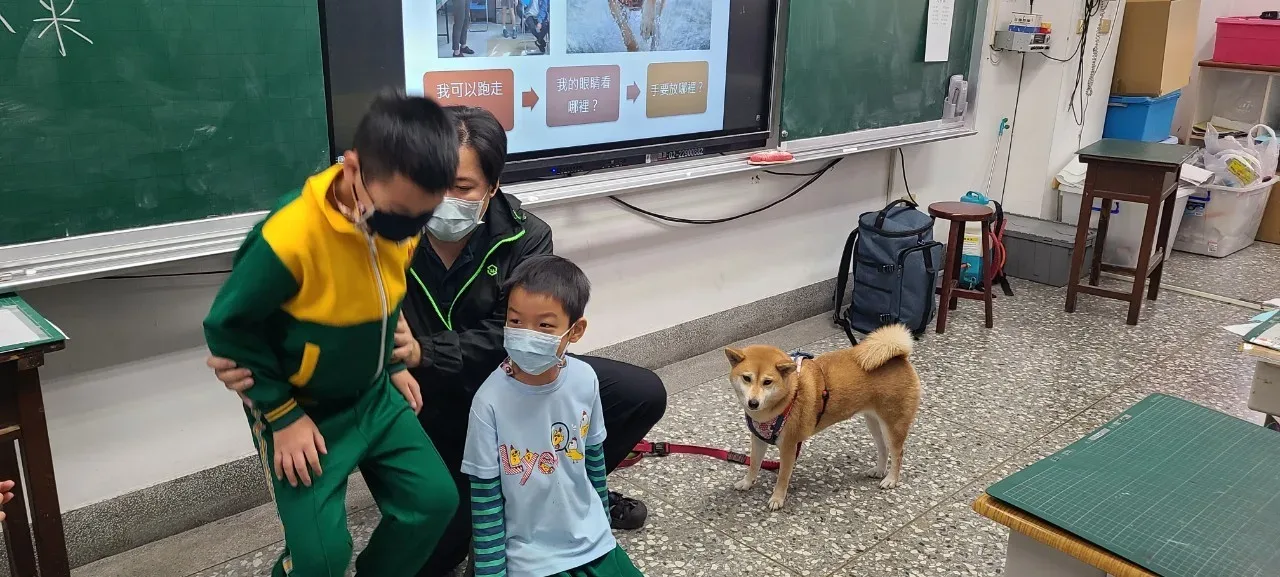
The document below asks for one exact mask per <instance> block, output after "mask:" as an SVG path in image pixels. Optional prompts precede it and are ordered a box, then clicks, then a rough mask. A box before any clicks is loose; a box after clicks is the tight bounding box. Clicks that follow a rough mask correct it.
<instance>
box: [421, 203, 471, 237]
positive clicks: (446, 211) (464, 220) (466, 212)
mask: <svg viewBox="0 0 1280 577" xmlns="http://www.w3.org/2000/svg"><path fill="white" fill-rule="evenodd" d="M483 210H484V201H481V200H463V199H461V198H453V197H452V196H446V197H444V202H441V203H440V206H437V207H436V210H435V212H434V213H432V215H431V220H429V221H427V231H428V232H430V233H431V236H434V237H436V238H437V239H438V240H442V241H444V242H456V241H459V240H462V237H464V236H467V235H468V234H470V233H471V231H473V230H475V229H476V227H477V226H480V217H481V216H482V214H483V212H482V211H483Z"/></svg>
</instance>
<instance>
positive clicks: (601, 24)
mask: <svg viewBox="0 0 1280 577" xmlns="http://www.w3.org/2000/svg"><path fill="white" fill-rule="evenodd" d="M712 2H713V0H567V5H568V13H569V14H568V16H569V17H568V18H567V21H568V23H567V24H566V28H567V29H568V30H567V31H566V34H565V43H566V45H567V46H568V52H570V53H579V54H580V53H601V52H671V51H680V50H710V49H711V3H712Z"/></svg>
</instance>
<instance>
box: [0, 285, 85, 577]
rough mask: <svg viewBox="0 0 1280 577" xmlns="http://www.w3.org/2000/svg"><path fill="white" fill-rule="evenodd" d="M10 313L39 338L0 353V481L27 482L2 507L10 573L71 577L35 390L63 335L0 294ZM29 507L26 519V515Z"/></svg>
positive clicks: (1, 307)
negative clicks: (42, 371) (49, 358)
mask: <svg viewBox="0 0 1280 577" xmlns="http://www.w3.org/2000/svg"><path fill="white" fill-rule="evenodd" d="M11 312H17V313H19V315H20V316H21V318H22V320H23V321H24V322H26V323H28V324H29V325H30V326H31V327H32V328H33V330H34V331H35V332H36V333H37V334H39V335H40V338H39V339H37V340H35V341H33V342H31V343H27V344H19V345H15V346H13V347H7V348H6V350H5V351H4V352H0V479H12V480H14V481H20V480H21V479H23V478H25V480H26V483H25V486H23V485H19V486H17V487H14V491H13V495H14V497H13V501H10V502H9V504H8V505H6V506H5V514H6V516H7V517H6V519H5V521H4V524H3V526H4V541H5V550H6V553H7V554H8V556H9V569H10V574H11V575H12V576H13V577H36V575H39V576H40V577H70V575H71V567H70V564H69V563H68V561H67V542H66V537H65V536H64V535H63V531H62V508H61V506H59V504H58V485H57V482H56V481H55V480H54V475H53V454H52V452H51V451H50V448H49V429H48V426H47V424H46V422H45V417H44V397H43V395H42V394H41V392H40V367H41V366H43V365H44V356H45V355H46V354H48V353H51V352H54V351H60V350H62V349H63V348H65V346H66V336H65V335H63V334H62V331H60V330H58V329H57V327H54V326H53V325H52V324H50V323H49V322H48V321H47V320H45V319H44V318H43V317H40V316H39V315H38V314H37V313H35V311H34V310H32V309H31V308H30V307H29V306H27V305H26V303H25V302H23V301H22V300H21V299H19V298H18V297H15V296H12V295H0V314H6V320H10V321H11V320H12V317H8V315H9V314H10V313H11ZM22 313H25V315H23V314H22ZM14 441H17V450H15V448H14V447H15V445H14ZM20 471H21V472H22V473H23V474H22V475H19V472H20ZM28 508H30V510H31V519H28V517H27V509H28ZM33 545H34V546H33ZM37 559H39V561H37Z"/></svg>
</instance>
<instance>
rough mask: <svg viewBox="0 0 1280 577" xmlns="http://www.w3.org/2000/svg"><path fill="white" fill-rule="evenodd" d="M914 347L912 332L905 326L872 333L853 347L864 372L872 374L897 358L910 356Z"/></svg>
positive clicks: (890, 326)
mask: <svg viewBox="0 0 1280 577" xmlns="http://www.w3.org/2000/svg"><path fill="white" fill-rule="evenodd" d="M913 347H914V339H913V338H912V337H911V331H910V330H908V329H907V327H906V326H905V325H901V324H895V325H888V326H883V327H880V328H878V329H876V330H874V331H871V334H869V335H867V338H865V339H863V340H862V342H860V343H858V345H857V346H855V347H853V354H854V359H855V360H856V361H858V364H859V365H862V370H864V371H867V372H871V371H874V370H876V369H878V368H880V367H882V366H884V364H885V363H887V362H889V361H891V360H893V359H895V358H898V357H906V356H909V355H910V354H911V351H912V348H913Z"/></svg>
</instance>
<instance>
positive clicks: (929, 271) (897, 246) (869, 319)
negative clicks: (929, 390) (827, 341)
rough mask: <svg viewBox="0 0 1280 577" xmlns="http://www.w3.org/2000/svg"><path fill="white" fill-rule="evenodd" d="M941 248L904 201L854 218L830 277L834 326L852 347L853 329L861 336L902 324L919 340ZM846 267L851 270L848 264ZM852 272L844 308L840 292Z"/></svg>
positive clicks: (929, 316) (930, 311) (928, 316)
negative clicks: (833, 285) (833, 276)
mask: <svg viewBox="0 0 1280 577" xmlns="http://www.w3.org/2000/svg"><path fill="white" fill-rule="evenodd" d="M942 249H943V245H942V243H940V242H936V241H934V240H933V217H932V216H929V215H928V214H925V213H923V212H921V211H920V210H919V209H918V208H917V205H916V204H915V203H913V202H911V201H907V200H895V201H893V202H891V203H889V206H886V207H884V209H882V210H879V211H876V212H867V213H863V215H862V216H860V217H858V228H856V229H854V231H853V232H852V233H850V234H849V240H848V241H846V242H845V244H844V254H843V255H842V256H841V257H840V271H839V274H838V275H836V294H835V297H834V299H835V303H836V310H835V319H834V320H835V323H836V324H837V325H839V326H840V327H841V328H843V329H844V332H845V334H847V335H848V336H849V341H850V342H852V343H854V344H856V343H857V340H856V339H855V338H854V336H853V332H854V331H858V332H860V333H863V334H866V333H870V332H871V331H874V330H876V329H878V328H880V327H882V326H885V325H890V324H894V323H902V324H904V325H906V326H907V328H908V329H910V330H911V333H912V334H913V335H915V336H917V337H919V336H920V335H921V334H922V333H923V332H924V331H925V329H927V328H928V326H929V321H931V320H933V315H934V312H935V308H934V306H935V304H936V303H937V301H938V299H937V298H936V297H935V296H934V293H935V287H936V285H937V278H938V271H940V270H941V269H942V265H943V262H942V260H943V250H942ZM851 265H852V271H851V269H850V266H851ZM850 272H852V276H853V288H852V289H851V290H850V293H849V308H847V309H844V310H841V309H842V308H843V307H844V295H845V290H847V289H848V283H849V276H850Z"/></svg>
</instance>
